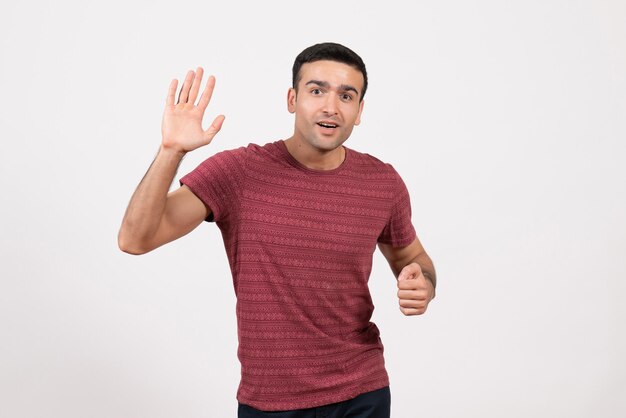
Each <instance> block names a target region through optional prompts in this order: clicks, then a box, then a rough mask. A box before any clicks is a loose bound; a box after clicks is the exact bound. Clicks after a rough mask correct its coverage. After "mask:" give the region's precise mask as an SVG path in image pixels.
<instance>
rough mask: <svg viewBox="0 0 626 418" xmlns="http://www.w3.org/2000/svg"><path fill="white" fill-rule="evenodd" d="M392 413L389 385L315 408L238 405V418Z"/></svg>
mask: <svg viewBox="0 0 626 418" xmlns="http://www.w3.org/2000/svg"><path fill="white" fill-rule="evenodd" d="M390 415H391V391H390V390H389V386H385V387H384V388H381V389H377V390H374V391H372V392H367V393H363V394H361V395H359V396H357V397H356V398H353V399H349V400H347V401H342V402H337V403H333V404H330V405H324V406H318V407H314V408H306V409H294V410H291V411H281V412H266V411H259V410H258V409H255V408H252V407H250V406H248V405H243V404H241V403H240V404H239V405H238V407H237V418H321V417H323V418H389V417H390Z"/></svg>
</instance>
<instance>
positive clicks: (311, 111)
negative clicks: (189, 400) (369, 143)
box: [287, 61, 364, 151]
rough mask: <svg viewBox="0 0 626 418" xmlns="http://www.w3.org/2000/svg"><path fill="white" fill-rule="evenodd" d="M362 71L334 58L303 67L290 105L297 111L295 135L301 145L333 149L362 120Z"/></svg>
mask: <svg viewBox="0 0 626 418" xmlns="http://www.w3.org/2000/svg"><path fill="white" fill-rule="evenodd" d="M363 84H364V79H363V74H361V72H360V71H359V70H357V69H356V68H354V67H351V66H349V65H347V64H343V63H339V62H335V61H315V62H309V63H306V64H304V65H302V67H301V68H300V80H299V81H298V93H297V94H296V91H295V89H293V88H291V89H289V92H288V94H287V107H288V109H289V112H290V113H295V115H296V121H295V132H294V137H295V138H296V139H298V141H299V142H301V144H302V145H308V146H310V147H313V148H315V149H317V150H319V151H332V150H334V149H335V148H337V147H339V146H340V145H341V144H343V143H344V142H345V141H346V139H348V137H349V136H350V134H351V133H352V128H353V127H354V125H358V124H359V123H360V122H361V112H362V111H363V101H359V99H360V97H361V94H362V93H363Z"/></svg>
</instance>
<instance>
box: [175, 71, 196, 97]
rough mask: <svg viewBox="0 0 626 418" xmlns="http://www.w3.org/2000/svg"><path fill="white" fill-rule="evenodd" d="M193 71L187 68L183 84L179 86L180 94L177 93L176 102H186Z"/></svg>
mask: <svg viewBox="0 0 626 418" xmlns="http://www.w3.org/2000/svg"><path fill="white" fill-rule="evenodd" d="M193 78H194V72H193V71H191V70H189V71H188V72H187V75H186V76H185V82H184V83H183V86H182V87H181V88H180V94H179V95H178V103H187V98H188V97H189V87H190V86H191V83H192V82H193Z"/></svg>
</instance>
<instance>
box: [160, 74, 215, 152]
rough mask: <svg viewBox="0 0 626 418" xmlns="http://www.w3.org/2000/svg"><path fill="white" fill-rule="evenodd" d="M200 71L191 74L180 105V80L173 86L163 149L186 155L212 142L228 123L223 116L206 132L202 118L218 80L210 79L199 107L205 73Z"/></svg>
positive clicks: (182, 93) (167, 101)
mask: <svg viewBox="0 0 626 418" xmlns="http://www.w3.org/2000/svg"><path fill="white" fill-rule="evenodd" d="M196 71H197V72H196V73H194V72H193V71H189V72H188V73H187V76H186V77H185V81H184V83H183V86H182V87H181V89H180V93H179V96H178V102H176V103H175V98H176V97H175V96H176V87H177V86H178V80H176V79H174V80H172V82H171V83H170V87H169V90H168V94H167V100H166V104H165V111H164V112H163V122H162V124H161V134H162V136H163V141H162V142H163V146H164V147H167V148H172V149H174V150H176V151H179V152H183V153H186V152H189V151H193V150H194V149H196V148H199V147H201V146H203V145H207V144H208V143H210V142H211V141H212V140H213V137H214V136H215V135H216V134H217V133H218V132H219V130H220V129H221V127H222V123H223V122H224V116H223V115H219V116H218V117H216V118H215V120H214V121H213V123H212V124H211V126H209V128H208V129H206V130H203V129H202V118H203V116H204V111H205V110H206V108H207V106H208V105H209V102H210V101H211V95H212V94H213V89H214V88H215V77H213V76H210V77H209V79H208V81H207V84H206V87H205V88H204V91H203V92H202V96H201V97H200V100H199V101H198V104H197V105H196V104H195V102H196V99H197V97H198V92H199V90H200V84H201V82H202V74H203V72H204V71H203V69H202V67H198V69H197V70H196Z"/></svg>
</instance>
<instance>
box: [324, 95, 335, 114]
mask: <svg viewBox="0 0 626 418" xmlns="http://www.w3.org/2000/svg"><path fill="white" fill-rule="evenodd" d="M338 101H339V96H337V95H336V94H333V93H331V94H328V95H326V101H325V102H324V113H326V114H328V115H336V114H337V109H338V106H337V105H338Z"/></svg>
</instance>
